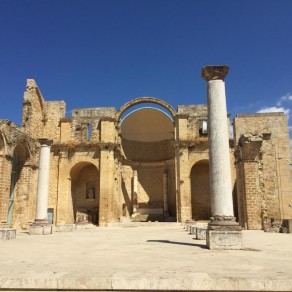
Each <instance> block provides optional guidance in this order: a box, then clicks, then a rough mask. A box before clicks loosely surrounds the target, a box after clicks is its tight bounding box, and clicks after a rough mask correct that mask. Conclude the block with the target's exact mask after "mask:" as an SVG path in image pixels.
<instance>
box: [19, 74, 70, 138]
mask: <svg viewBox="0 0 292 292" xmlns="http://www.w3.org/2000/svg"><path fill="white" fill-rule="evenodd" d="M23 99H24V101H23V107H22V127H23V129H24V131H25V132H26V133H27V134H28V135H29V136H30V137H31V138H34V139H38V138H44V137H45V138H47V139H51V140H53V141H54V142H58V141H59V140H60V119H61V118H62V117H64V116H65V113H66V104H65V102H64V101H45V99H44V98H43V96H42V94H41V92H40V89H39V88H38V86H37V84H36V82H35V81H34V80H33V79H28V80H27V85H26V90H25V92H24V97H23Z"/></svg>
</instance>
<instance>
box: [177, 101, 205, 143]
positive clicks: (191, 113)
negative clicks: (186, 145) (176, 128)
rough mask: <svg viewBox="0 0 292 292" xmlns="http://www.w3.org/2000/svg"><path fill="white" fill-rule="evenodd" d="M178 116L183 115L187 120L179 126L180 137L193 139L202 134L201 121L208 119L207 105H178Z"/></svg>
mask: <svg viewBox="0 0 292 292" xmlns="http://www.w3.org/2000/svg"><path fill="white" fill-rule="evenodd" d="M177 109H178V116H180V115H185V116H186V117H187V120H185V121H184V124H183V125H181V126H180V137H181V138H180V139H181V140H193V139H195V138H196V137H200V136H202V127H203V121H207V119H208V110H207V105H205V104H198V105H179V106H178V108H177Z"/></svg>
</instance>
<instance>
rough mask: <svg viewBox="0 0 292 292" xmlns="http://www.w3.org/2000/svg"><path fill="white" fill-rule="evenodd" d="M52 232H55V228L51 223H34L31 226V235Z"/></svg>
mask: <svg viewBox="0 0 292 292" xmlns="http://www.w3.org/2000/svg"><path fill="white" fill-rule="evenodd" d="M52 233H53V228H52V225H50V224H47V225H44V224H42V225H37V224H35V223H34V224H32V225H31V226H30V228H29V234H30V235H49V234H52Z"/></svg>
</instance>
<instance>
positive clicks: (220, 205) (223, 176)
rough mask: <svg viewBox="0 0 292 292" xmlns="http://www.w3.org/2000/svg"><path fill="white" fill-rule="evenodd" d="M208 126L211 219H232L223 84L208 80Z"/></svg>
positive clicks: (227, 131)
mask: <svg viewBox="0 0 292 292" xmlns="http://www.w3.org/2000/svg"><path fill="white" fill-rule="evenodd" d="M207 90H208V115H209V118H208V123H209V126H208V128H209V157H210V180H211V181H210V182H211V185H210V186H211V209H212V215H213V216H223V215H224V216H233V215H234V214H233V202H232V186H231V171H230V152H229V137H228V133H229V130H228V124H227V111H226V97H225V84H224V81H223V80H218V79H217V80H209V81H208V82H207Z"/></svg>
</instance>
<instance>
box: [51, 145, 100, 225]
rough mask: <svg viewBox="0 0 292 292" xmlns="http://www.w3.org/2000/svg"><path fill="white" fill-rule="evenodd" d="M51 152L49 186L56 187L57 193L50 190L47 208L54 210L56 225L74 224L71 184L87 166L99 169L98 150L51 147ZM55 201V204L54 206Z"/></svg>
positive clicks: (91, 148) (89, 147)
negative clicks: (52, 154)
mask: <svg viewBox="0 0 292 292" xmlns="http://www.w3.org/2000/svg"><path fill="white" fill-rule="evenodd" d="M52 151H53V152H54V153H56V154H55V155H54V156H53V157H51V169H50V185H55V186H58V189H57V193H56V191H55V189H53V190H52V191H51V190H50V193H49V202H50V204H49V207H51V208H56V211H55V222H56V223H57V224H69V223H74V210H73V198H72V182H73V181H74V179H75V178H76V177H77V176H78V174H79V172H80V170H81V169H82V168H83V167H85V166H87V165H94V166H95V168H96V169H99V150H98V149H94V148H93V147H91V146H88V147H84V148H80V147H79V148H78V147H77V148H68V147H64V146H60V147H59V146H58V145H52ZM56 177H57V181H55V180H56ZM56 200H57V204H55V205H54V202H55V201H56ZM51 204H52V205H51Z"/></svg>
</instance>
